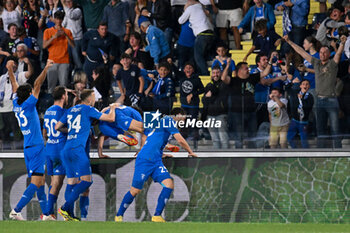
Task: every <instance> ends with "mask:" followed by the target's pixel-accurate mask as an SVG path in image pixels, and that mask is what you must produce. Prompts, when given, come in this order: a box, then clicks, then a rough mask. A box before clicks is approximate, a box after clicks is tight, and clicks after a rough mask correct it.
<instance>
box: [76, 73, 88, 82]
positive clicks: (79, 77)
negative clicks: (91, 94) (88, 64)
mask: <svg viewBox="0 0 350 233" xmlns="http://www.w3.org/2000/svg"><path fill="white" fill-rule="evenodd" d="M87 81H88V79H87V75H86V73H85V72H84V71H77V72H75V74H74V76H73V82H74V85H75V84H77V83H84V84H85V85H87Z"/></svg>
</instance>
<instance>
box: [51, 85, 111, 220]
mask: <svg viewBox="0 0 350 233" xmlns="http://www.w3.org/2000/svg"><path fill="white" fill-rule="evenodd" d="M80 99H81V104H78V105H76V106H74V107H72V108H70V109H69V110H68V111H67V113H66V114H65V115H64V116H63V117H62V118H61V119H60V121H59V122H58V123H57V124H56V126H55V129H56V130H59V129H60V128H62V127H63V126H64V125H65V124H68V136H67V142H66V144H65V146H64V149H63V151H62V154H61V157H62V160H63V163H64V165H65V168H66V175H67V178H68V184H67V188H66V189H68V190H69V191H70V193H68V194H67V198H66V202H65V203H64V205H63V206H62V207H61V208H59V210H58V213H59V214H60V215H61V216H62V217H63V218H64V219H65V220H66V221H74V220H76V218H75V217H74V214H73V208H72V207H73V206H74V202H75V201H76V200H77V199H78V197H79V195H80V194H82V193H83V192H85V190H87V189H88V188H89V187H90V186H91V184H92V179H91V167H90V161H89V158H88V157H87V156H86V150H85V146H86V142H87V140H88V137H89V133H90V127H91V123H92V121H93V120H94V119H96V120H101V121H109V122H113V121H114V119H115V111H114V110H115V105H111V111H110V112H109V114H104V113H101V112H99V111H98V110H97V109H95V108H94V107H92V106H94V105H95V94H94V91H93V90H90V89H86V90H83V91H82V92H81V94H80ZM77 177H79V178H80V183H79V184H77V182H78V179H77ZM69 191H68V192H69Z"/></svg>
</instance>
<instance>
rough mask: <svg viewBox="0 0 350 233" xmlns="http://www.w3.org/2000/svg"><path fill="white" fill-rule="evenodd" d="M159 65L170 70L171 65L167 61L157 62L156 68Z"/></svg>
mask: <svg viewBox="0 0 350 233" xmlns="http://www.w3.org/2000/svg"><path fill="white" fill-rule="evenodd" d="M160 67H164V68H165V69H167V70H168V71H171V66H170V64H169V63H168V62H166V61H165V62H161V63H160V64H159V67H158V69H159V68H160Z"/></svg>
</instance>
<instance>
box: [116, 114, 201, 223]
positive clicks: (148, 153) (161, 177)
mask: <svg viewBox="0 0 350 233" xmlns="http://www.w3.org/2000/svg"><path fill="white" fill-rule="evenodd" d="M172 115H173V118H171V117H169V116H165V117H163V118H162V119H161V122H160V126H161V127H160V128H156V129H153V130H152V131H149V133H148V134H147V140H146V142H145V145H144V146H143V147H142V149H141V150H140V152H139V153H138V155H137V158H136V163H135V171H134V178H133V181H132V186H131V189H130V191H129V192H127V193H126V194H125V196H124V198H123V200H122V203H121V204H120V207H119V210H118V212H117V214H116V216H115V221H116V222H122V221H123V215H124V213H125V211H126V209H127V207H128V206H129V205H130V204H131V203H132V202H133V200H134V198H135V196H136V195H137V194H139V193H140V192H141V190H142V187H143V184H144V183H145V182H146V181H147V179H148V177H150V176H151V177H152V179H153V180H154V181H155V182H158V183H160V184H161V185H162V186H163V189H162V191H161V193H160V195H159V198H158V204H157V207H156V211H155V214H154V216H153V217H152V222H165V220H164V219H163V218H162V216H161V214H162V212H163V209H164V207H165V204H166V202H167V200H169V198H170V194H171V193H172V191H173V189H174V182H173V179H172V178H171V176H170V174H169V172H168V170H167V169H166V167H165V166H164V165H163V162H162V157H163V156H169V155H166V154H163V149H164V147H165V146H166V144H167V143H168V140H169V138H170V136H171V135H173V137H174V138H175V139H176V141H177V142H178V143H179V144H180V146H181V147H182V148H184V149H185V150H186V151H187V152H188V156H191V157H197V155H196V154H194V153H193V151H192V150H191V148H190V146H189V145H188V144H187V142H186V140H185V139H184V138H183V137H182V136H181V134H180V133H179V130H178V129H177V128H176V127H175V122H174V120H175V121H180V120H183V119H184V115H185V112H184V110H183V109H181V108H175V109H173V110H172Z"/></svg>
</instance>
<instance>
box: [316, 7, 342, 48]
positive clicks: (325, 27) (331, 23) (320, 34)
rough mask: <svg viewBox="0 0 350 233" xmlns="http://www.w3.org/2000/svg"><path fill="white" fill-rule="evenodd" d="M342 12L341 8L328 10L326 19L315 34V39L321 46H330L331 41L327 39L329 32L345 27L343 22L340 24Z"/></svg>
mask: <svg viewBox="0 0 350 233" xmlns="http://www.w3.org/2000/svg"><path fill="white" fill-rule="evenodd" d="M343 10H344V9H343V8H342V7H332V8H330V9H329V11H328V17H327V18H326V19H325V20H323V22H322V23H321V25H320V26H319V28H318V30H317V33H316V39H317V40H318V41H320V42H321V44H322V45H325V46H330V45H331V40H330V39H329V38H330V37H331V30H332V29H336V28H339V27H340V26H344V25H345V24H344V23H343V22H340V20H341V17H342V15H343ZM327 35H328V36H327Z"/></svg>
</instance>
